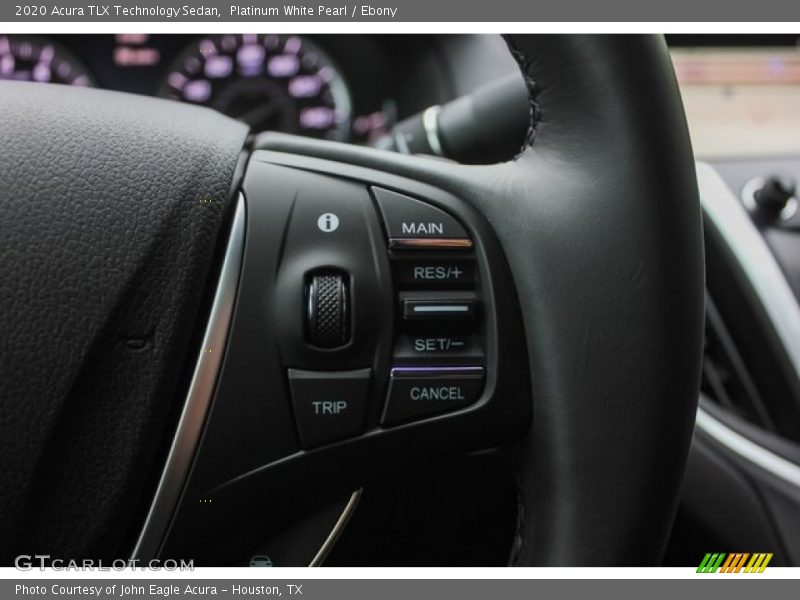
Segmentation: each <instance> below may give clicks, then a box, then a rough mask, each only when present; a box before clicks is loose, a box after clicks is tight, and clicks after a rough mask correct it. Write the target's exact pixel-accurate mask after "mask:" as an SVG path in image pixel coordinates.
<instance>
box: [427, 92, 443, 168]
mask: <svg viewBox="0 0 800 600" xmlns="http://www.w3.org/2000/svg"><path fill="white" fill-rule="evenodd" d="M441 110H442V108H441V107H440V106H438V105H437V106H431V107H429V108H426V109H425V112H423V113H422V127H423V128H424V129H425V139H427V140H428V146H430V149H431V150H433V153H434V154H435V155H436V156H444V150H443V149H442V142H441V140H440V139H439V112H440V111H441Z"/></svg>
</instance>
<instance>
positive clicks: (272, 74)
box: [161, 34, 350, 141]
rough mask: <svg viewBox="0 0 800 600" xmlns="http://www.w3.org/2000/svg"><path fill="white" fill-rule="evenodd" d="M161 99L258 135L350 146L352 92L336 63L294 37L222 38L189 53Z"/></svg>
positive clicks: (180, 60) (206, 41)
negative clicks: (211, 112)
mask: <svg viewBox="0 0 800 600" xmlns="http://www.w3.org/2000/svg"><path fill="white" fill-rule="evenodd" d="M161 95H162V96H165V97H167V98H172V99H174V100H181V101H183V102H190V103H193V104H201V105H203V106H210V107H211V108H215V109H216V110H218V111H220V112H222V113H225V114H226V115H229V116H231V117H234V118H236V119H239V120H241V121H244V122H245V123H247V124H248V125H250V127H251V128H252V129H253V130H254V131H283V132H287V133H296V134H300V135H307V136H314V137H320V138H327V139H333V140H340V141H344V140H347V138H348V134H349V131H350V92H349V91H348V89H347V85H346V83H345V81H344V79H343V78H342V76H341V74H340V73H339V70H338V69H337V68H336V66H335V65H334V63H333V62H332V61H331V59H330V58H329V57H328V56H327V55H326V54H325V53H324V52H323V51H322V50H320V49H319V48H317V47H316V46H315V45H314V44H313V43H311V42H310V41H308V40H307V39H305V38H303V37H300V36H296V35H291V36H283V35H255V34H245V35H218V36H208V37H204V38H202V39H200V40H199V41H197V42H196V43H194V44H193V45H192V46H191V47H189V48H188V49H186V50H185V51H184V52H183V53H182V54H181V55H180V56H179V57H178V59H177V60H176V61H175V62H174V63H173V65H172V67H171V68H170V69H169V70H168V72H167V77H166V81H164V83H163V84H162V87H161Z"/></svg>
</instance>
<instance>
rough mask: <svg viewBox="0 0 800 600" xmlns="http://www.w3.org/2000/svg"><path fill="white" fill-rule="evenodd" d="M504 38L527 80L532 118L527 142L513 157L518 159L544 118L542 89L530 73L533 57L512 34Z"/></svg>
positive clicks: (529, 123)
mask: <svg viewBox="0 0 800 600" xmlns="http://www.w3.org/2000/svg"><path fill="white" fill-rule="evenodd" d="M503 39H504V40H505V42H506V45H507V46H508V50H509V52H511V56H513V57H514V60H516V61H517V64H518V65H519V68H520V71H521V72H522V78H523V79H524V80H525V87H526V88H528V101H529V105H530V119H529V120H528V131H527V132H526V133H525V142H524V144H523V145H522V148H520V151H519V152H518V153H517V154H516V156H514V158H513V159H512V160H518V159H519V158H520V157H521V156H522V155H523V154H525V152H526V151H527V150H528V148H530V147H532V146H533V142H534V140H535V138H536V130H537V128H538V126H539V123H540V122H541V118H542V112H541V106H540V104H539V101H538V97H539V91H540V90H539V86H538V85H537V83H536V80H535V79H534V78H533V75H531V73H530V71H531V67H532V65H533V58H531V57H528V56H526V55H525V53H524V52H522V50H520V49H519V48H518V47H517V44H516V42H514V38H512V37H511V36H510V35H503Z"/></svg>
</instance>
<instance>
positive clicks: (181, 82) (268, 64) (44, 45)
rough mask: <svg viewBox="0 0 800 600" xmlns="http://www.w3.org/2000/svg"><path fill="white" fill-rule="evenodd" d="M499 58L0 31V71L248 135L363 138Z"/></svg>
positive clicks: (358, 46)
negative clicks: (133, 101)
mask: <svg viewBox="0 0 800 600" xmlns="http://www.w3.org/2000/svg"><path fill="white" fill-rule="evenodd" d="M504 54H507V51H506V50H505V48H503V44H502V41H501V40H500V38H499V37H497V36H415V35H396V36H373V35H315V36H305V35H272V34H213V35H201V36H197V35H181V34H154V35H150V34H129V33H127V34H117V35H110V34H89V35H83V34H70V35H52V36H41V35H36V36H33V35H0V79H15V80H26V81H38V82H42V83H61V84H68V85H78V86H91V87H98V88H104V89H108V90H117V91H123V92H132V93H136V94H146V95H151V96H159V97H163V98H167V99H170V100H173V101H178V102H187V103H191V104H199V105H204V106H209V107H211V108H214V109H216V110H219V111H221V112H223V113H225V114H228V115H230V116H232V117H234V118H237V119H240V120H242V121H244V122H246V123H247V124H249V125H250V127H251V129H252V130H253V131H254V132H261V131H282V132H287V133H294V134H300V135H306V136H311V137H318V138H323V139H331V140H338V141H347V142H354V143H364V144H366V143H370V141H372V140H374V139H376V138H377V137H380V136H381V135H383V134H384V133H385V132H386V131H387V130H388V129H390V128H391V126H392V125H393V124H394V123H395V122H396V121H397V120H398V119H402V118H403V117H404V116H407V115H411V114H414V113H416V112H419V111H420V110H423V109H424V108H426V107H427V106H430V105H432V104H437V103H440V102H443V101H446V100H448V99H451V98H453V97H455V96H457V95H458V94H459V93H463V88H464V87H469V85H471V84H472V82H471V81H470V80H471V79H475V78H476V77H477V78H478V80H479V81H478V83H480V80H485V81H490V80H491V79H493V78H494V77H496V76H497V75H498V71H497V63H496V62H494V61H493V60H492V59H491V57H492V56H493V55H497V56H498V57H502V56H503V55H504ZM472 55H479V56H481V57H483V58H482V60H474V59H472V58H470V57H471V56H472ZM487 57H488V58H487ZM506 63H507V61H506ZM500 64H501V65H502V64H504V63H503V61H502V60H501V62H500ZM467 67H471V68H467ZM506 67H507V65H506ZM472 69H477V73H476V72H469V71H470V70H472Z"/></svg>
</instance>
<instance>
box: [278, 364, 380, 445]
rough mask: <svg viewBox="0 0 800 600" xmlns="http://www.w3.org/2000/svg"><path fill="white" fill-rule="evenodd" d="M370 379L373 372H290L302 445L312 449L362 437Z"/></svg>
mask: <svg viewBox="0 0 800 600" xmlns="http://www.w3.org/2000/svg"><path fill="white" fill-rule="evenodd" d="M371 377H372V370H371V369H358V370H356V371H303V370H300V369H289V387H290V389H291V392H292V404H293V406H294V413H295V418H296V420H297V430H298V432H299V434H300V444H301V445H302V446H303V447H304V448H313V447H314V446H320V445H322V444H327V443H329V442H334V441H336V440H340V439H343V438H347V437H352V436H355V435H358V434H359V433H361V431H362V430H363V428H364V415H365V412H366V407H367V393H368V392H369V384H370V379H371Z"/></svg>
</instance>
